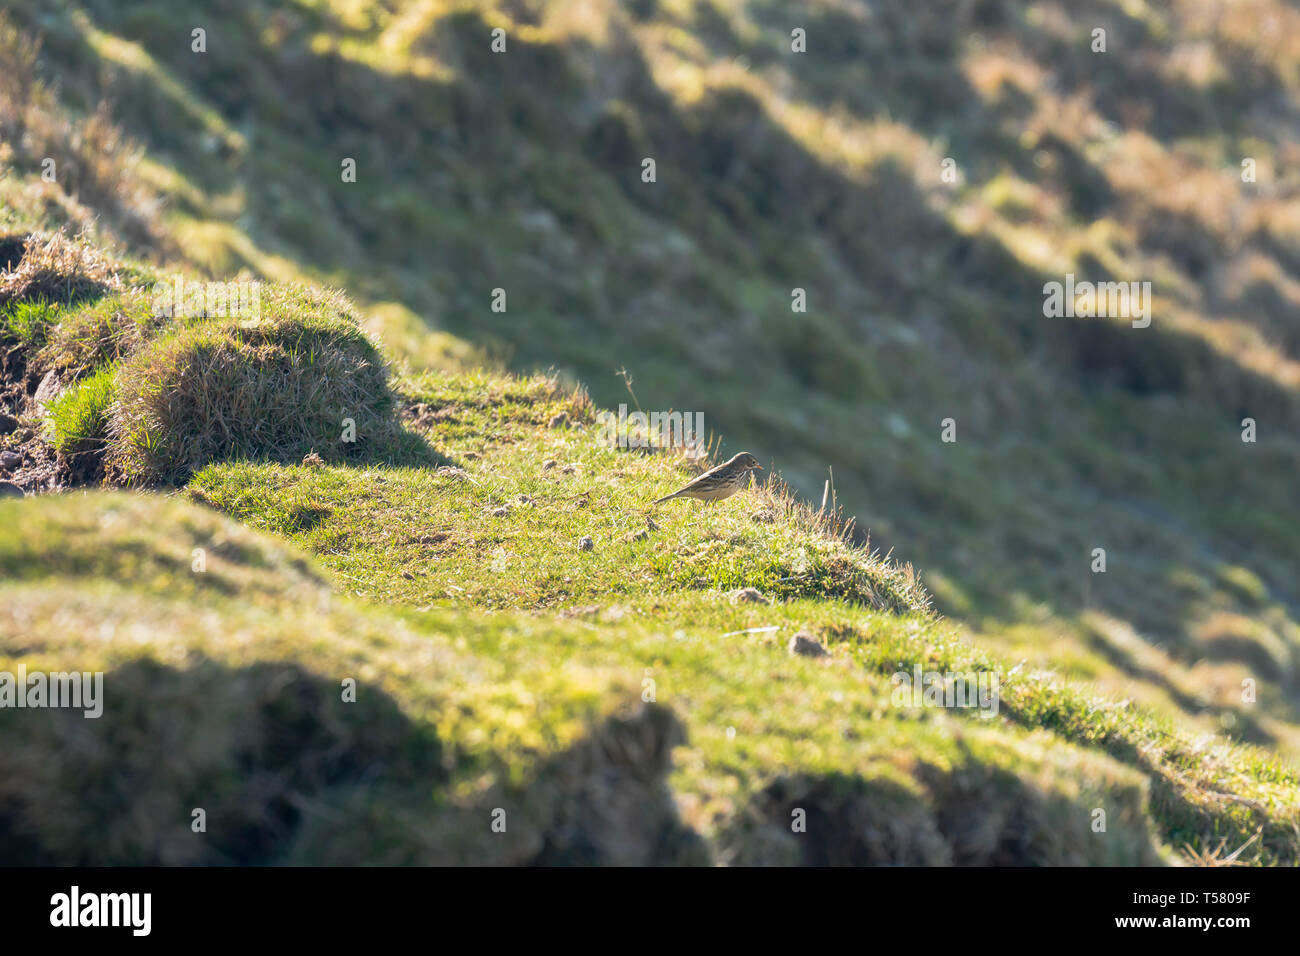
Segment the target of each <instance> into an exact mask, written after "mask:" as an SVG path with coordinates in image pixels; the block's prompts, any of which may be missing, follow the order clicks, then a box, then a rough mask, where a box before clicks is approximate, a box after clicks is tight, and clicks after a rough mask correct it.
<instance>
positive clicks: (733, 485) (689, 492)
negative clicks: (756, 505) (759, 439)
mask: <svg viewBox="0 0 1300 956" xmlns="http://www.w3.org/2000/svg"><path fill="white" fill-rule="evenodd" d="M762 467H763V466H762V465H760V464H759V463H758V459H757V458H755V457H754V456H753V455H751V454H750V453H749V452H747V451H742V452H741V453H740V454H739V455H735V456H733V457H732V458H731V459H729V460H728V461H724V462H723V463H722V464H720V465H718V467H716V468H710V469H709V470H708V471H706V472H705V473H704V474H702V475H700V477H698V478H696V479H695V480H694V481H692V482H691V483H690V484H689V485H687V486H686V487H685V488H683V489H681V490H680V491H674V492H673V493H672V494H671V495H665V496H664V497H662V498H660V499H658V500H657V501H652V502H651V504H656V505H657V504H659V503H660V502H662V501H672V500H673V499H674V498H694V499H695V500H696V501H721V500H722V499H723V498H730V497H731V496H732V495H734V494H735V493H736V492H737V491H739V490H740V486H741V485H743V484H744V483H745V479H747V478H748V477H749V473H750V472H751V471H753V470H754V469H755V468H762Z"/></svg>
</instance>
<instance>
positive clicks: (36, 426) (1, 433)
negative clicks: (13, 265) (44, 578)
mask: <svg viewBox="0 0 1300 956" xmlns="http://www.w3.org/2000/svg"><path fill="white" fill-rule="evenodd" d="M0 252H3V250H0ZM0 258H3V256H0ZM39 384H40V382H39V381H38V380H36V379H35V378H34V377H31V376H29V375H28V374H27V356H26V354H25V350H24V348H23V347H22V346H21V345H19V344H18V343H17V342H14V341H13V340H12V339H7V338H4V337H0V496H2V495H4V494H5V493H6V492H8V494H10V495H13V494H15V493H16V490H21V491H22V492H23V494H28V495H37V494H44V493H45V492H48V491H60V490H62V489H64V488H69V487H72V486H74V485H79V484H86V483H88V482H91V481H93V480H95V478H96V477H97V475H96V472H97V471H100V472H102V466H101V465H100V464H99V463H98V462H89V461H85V462H77V463H69V462H66V461H61V460H60V458H59V456H58V454H57V452H55V450H54V447H53V446H52V445H51V444H50V443H49V442H48V441H46V440H45V438H44V436H43V435H42V433H41V425H40V421H39V418H38V416H37V415H36V408H35V402H34V401H33V396H34V395H35V394H36V387H37V385H39ZM14 456H17V457H16V458H15V457H14Z"/></svg>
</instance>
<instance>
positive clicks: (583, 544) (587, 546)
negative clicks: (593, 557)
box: [578, 535, 596, 551]
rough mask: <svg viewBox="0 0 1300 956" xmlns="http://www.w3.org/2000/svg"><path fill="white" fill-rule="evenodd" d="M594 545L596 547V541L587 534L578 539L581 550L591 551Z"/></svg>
mask: <svg viewBox="0 0 1300 956" xmlns="http://www.w3.org/2000/svg"><path fill="white" fill-rule="evenodd" d="M594 547H596V542H594V541H592V540H591V538H589V537H587V536H585V535H584V536H583V537H582V538H581V539H580V540H579V541H578V550H579V551H590V550H592V549H593V548H594Z"/></svg>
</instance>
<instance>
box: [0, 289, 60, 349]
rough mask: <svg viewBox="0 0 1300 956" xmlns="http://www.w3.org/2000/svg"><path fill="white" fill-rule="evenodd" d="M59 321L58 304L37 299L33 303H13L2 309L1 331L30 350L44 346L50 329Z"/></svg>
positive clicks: (0, 314) (0, 309)
mask: <svg viewBox="0 0 1300 956" xmlns="http://www.w3.org/2000/svg"><path fill="white" fill-rule="evenodd" d="M58 321H59V306H58V304H57V303H52V302H45V301H43V300H40V299H37V300H36V301H32V302H11V303H9V304H8V305H7V306H3V307H0V329H2V330H3V332H4V334H5V335H6V336H7V337H9V338H11V339H13V340H14V341H16V342H17V343H18V344H19V345H21V346H23V347H24V348H26V349H29V350H30V349H33V348H38V347H40V346H41V345H44V344H45V338H46V336H47V335H49V331H50V329H51V328H53V327H54V326H55V325H57V323H58Z"/></svg>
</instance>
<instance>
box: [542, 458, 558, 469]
mask: <svg viewBox="0 0 1300 956" xmlns="http://www.w3.org/2000/svg"><path fill="white" fill-rule="evenodd" d="M558 464H559V462H558V461H556V460H555V459H554V458H548V459H546V461H544V462H542V471H550V470H551V469H552V468H554V467H555V466H556V465H558Z"/></svg>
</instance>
